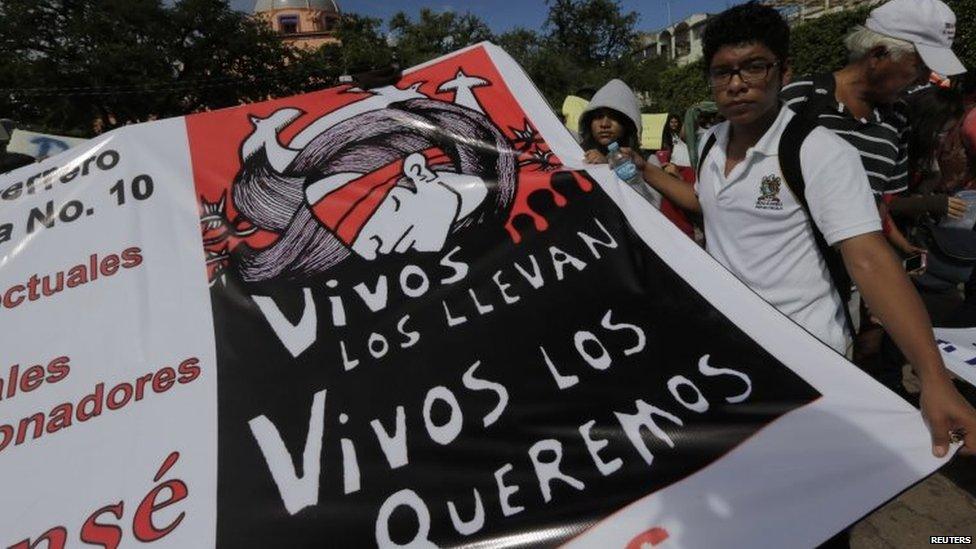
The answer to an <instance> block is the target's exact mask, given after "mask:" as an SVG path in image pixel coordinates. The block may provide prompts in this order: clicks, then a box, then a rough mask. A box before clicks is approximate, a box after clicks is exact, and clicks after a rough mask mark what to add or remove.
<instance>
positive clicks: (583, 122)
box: [579, 107, 640, 154]
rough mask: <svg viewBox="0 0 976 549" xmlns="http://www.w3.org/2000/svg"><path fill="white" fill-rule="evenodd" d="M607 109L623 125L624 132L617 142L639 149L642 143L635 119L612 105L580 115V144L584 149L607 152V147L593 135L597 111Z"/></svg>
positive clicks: (623, 145) (622, 145)
mask: <svg viewBox="0 0 976 549" xmlns="http://www.w3.org/2000/svg"><path fill="white" fill-rule="evenodd" d="M602 110H606V111H607V112H608V113H610V118H612V119H613V120H614V121H616V122H617V123H618V124H620V125H621V126H622V127H623V133H621V135H620V138H619V139H617V144H618V145H620V146H621V147H629V148H631V149H635V150H636V149H638V148H639V145H640V143H639V142H638V141H637V126H635V125H634V121H633V120H631V119H630V117H629V116H627V115H626V114H624V113H622V112H620V111H618V110H616V109H611V108H610V107H598V108H595V109H593V110H591V111H586V112H585V113H583V116H581V117H580V125H579V130H580V131H579V134H580V146H582V147H583V150H584V151H588V150H590V149H596V150H598V151H600V152H601V153H603V154H607V148H606V147H605V146H604V145H601V144H600V143H599V142H598V141H597V140H596V138H595V137H593V118H595V115H596V113H598V112H600V111H602Z"/></svg>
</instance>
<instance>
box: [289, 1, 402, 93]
mask: <svg viewBox="0 0 976 549" xmlns="http://www.w3.org/2000/svg"><path fill="white" fill-rule="evenodd" d="M382 24H383V23H382V21H380V20H379V19H375V18H372V17H362V16H359V15H356V14H345V15H344V16H343V18H342V20H341V21H340V23H339V28H338V30H337V31H336V37H337V38H338V39H339V42H340V43H339V44H326V45H324V46H322V47H321V48H319V49H317V50H313V51H304V50H303V51H300V52H298V57H299V59H298V61H297V62H296V63H295V67H301V70H300V74H298V75H296V77H304V78H305V79H306V80H305V84H306V88H307V87H309V86H312V87H325V86H328V85H333V84H335V83H336V82H337V81H338V78H339V76H341V75H343V74H355V73H358V72H365V71H369V70H372V69H375V68H379V67H385V66H388V65H390V64H391V63H392V62H393V59H394V53H393V49H392V48H390V46H389V45H388V44H387V42H386V39H385V38H384V36H383V33H382V32H381V26H382Z"/></svg>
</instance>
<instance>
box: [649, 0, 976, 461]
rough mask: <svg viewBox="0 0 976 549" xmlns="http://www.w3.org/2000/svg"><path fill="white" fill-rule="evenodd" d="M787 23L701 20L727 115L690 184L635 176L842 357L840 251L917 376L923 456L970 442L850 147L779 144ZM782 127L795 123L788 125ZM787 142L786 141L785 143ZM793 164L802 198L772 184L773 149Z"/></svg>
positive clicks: (744, 10)
mask: <svg viewBox="0 0 976 549" xmlns="http://www.w3.org/2000/svg"><path fill="white" fill-rule="evenodd" d="M789 35H790V30H789V26H788V25H787V23H786V21H785V20H784V19H783V18H782V16H781V15H780V14H779V12H777V11H776V10H775V9H773V8H771V7H768V6H764V5H761V4H758V3H756V2H749V3H746V4H742V5H739V6H735V7H733V8H730V9H728V10H726V11H725V12H723V13H721V14H719V15H718V16H716V17H715V18H713V19H712V20H710V21H709V23H708V25H707V26H706V29H705V32H704V34H703V41H704V50H705V66H706V67H707V70H708V81H709V84H710V86H711V88H712V95H713V97H714V99H715V101H716V103H717V105H718V108H719V111H720V112H721V113H722V114H723V115H724V116H725V117H726V119H727V121H726V122H723V123H722V124H719V125H718V126H716V127H714V128H713V129H712V130H710V131H709V133H708V134H707V135H706V144H705V146H704V147H703V148H702V150H701V157H702V158H701V161H700V166H699V173H700V177H699V180H698V183H697V184H696V185H695V188H694V189H692V188H691V187H689V186H688V185H686V184H684V183H683V182H681V181H679V180H678V179H677V178H675V177H673V176H671V175H669V174H667V173H665V172H664V171H663V170H661V169H659V168H657V167H655V166H653V165H651V164H649V163H647V164H645V166H644V179H645V180H646V181H648V182H649V183H650V184H651V185H652V186H653V187H655V188H656V189H657V190H658V191H660V192H661V193H662V194H663V195H664V196H665V197H667V198H669V199H671V200H673V201H674V202H675V203H676V204H678V205H680V206H681V207H683V208H685V209H688V210H691V211H694V212H701V213H702V214H703V216H704V221H705V231H706V237H707V248H706V249H707V251H708V253H709V254H710V255H712V257H714V258H715V259H716V260H717V261H718V262H719V263H721V264H722V265H724V266H725V267H726V268H727V269H728V270H729V271H730V272H731V273H733V274H734V275H736V276H737V277H739V279H740V280H742V281H743V282H744V283H745V284H747V285H748V286H749V287H751V288H752V289H753V290H754V291H756V292H757V293H758V294H759V295H760V296H761V297H763V298H764V299H766V300H767V301H769V302H770V303H771V304H772V305H773V306H775V307H776V308H777V309H779V310H780V311H781V312H783V313H784V314H786V315H787V316H789V317H790V318H791V319H793V320H794V321H795V322H797V323H798V324H799V325H801V326H803V327H804V328H805V329H806V330H807V331H809V332H810V333H811V334H813V335H814V336H816V337H818V338H819V339H820V340H821V341H823V342H825V343H826V344H827V345H830V346H831V347H833V348H834V349H835V350H837V351H838V352H841V353H843V352H844V351H845V350H846V348H847V346H848V343H849V338H848V336H847V332H846V331H845V326H844V317H845V313H844V308H845V303H844V302H843V300H842V299H841V297H840V293H841V291H840V290H841V289H840V288H838V287H837V286H836V285H835V284H832V282H831V280H832V279H834V280H835V279H836V278H835V277H834V276H833V272H832V271H830V269H829V267H828V263H827V258H828V255H827V254H828V253H829V250H827V249H825V248H823V247H821V246H820V244H818V239H817V234H818V232H819V234H820V235H821V237H822V241H823V243H824V245H825V246H827V245H829V246H832V247H833V248H834V249H835V250H837V251H839V253H840V255H841V257H842V259H843V264H844V266H845V267H846V269H847V271H848V272H849V273H850V276H851V277H852V278H853V280H854V281H855V282H857V284H858V286H859V288H860V289H861V292H862V295H863V296H864V299H865V300H866V301H867V302H868V304H869V305H870V306H871V307H872V310H873V311H874V313H875V314H876V315H877V316H878V317H879V318H880V319H881V321H882V322H883V323H884V325H885V327H886V328H887V330H888V332H889V333H890V334H891V336H892V338H893V339H894V340H895V342H896V343H897V344H898V346H899V347H900V348H901V349H902V351H903V352H904V354H905V355H906V356H907V357H908V359H909V361H910V362H911V364H912V365H913V366H914V367H915V370H916V372H917V373H918V376H919V378H920V380H921V388H922V395H921V408H922V413H923V415H924V416H925V417H926V419H927V421H928V425H929V428H930V430H931V433H932V451H933V453H934V454H935V455H936V456H940V457H941V456H944V455H946V453H947V452H948V450H949V441H950V438H956V437H964V440H965V444H966V449H965V450H966V451H967V452H970V453H971V452H972V450H973V449H976V410H974V409H973V408H972V406H970V405H969V403H967V402H966V401H965V400H964V399H963V397H962V396H961V395H960V394H959V393H958V391H957V390H956V388H955V387H954V386H953V384H952V382H951V381H950V379H951V377H950V375H949V373H948V372H947V371H946V369H945V366H944V364H943V362H942V357H941V355H940V353H939V350H938V348H937V347H936V344H935V339H934V336H933V332H932V326H931V323H930V322H929V319H928V316H927V315H926V313H925V308H924V307H923V305H922V302H921V300H920V299H919V297H918V293H917V292H916V291H915V289H914V287H913V286H912V285H911V283H910V282H909V280H908V277H907V276H906V274H905V271H904V269H903V268H902V267H901V265H900V263H899V262H898V260H897V259H896V257H895V254H894V253H892V250H891V248H890V246H888V244H887V243H886V242H885V239H884V237H883V235H882V234H881V221H880V218H879V215H878V210H877V208H876V206H875V203H874V200H873V199H872V196H871V192H870V188H869V185H868V177H867V175H866V173H865V170H864V167H863V165H862V164H861V159H860V157H859V155H858V151H857V150H856V149H854V148H853V147H851V146H850V145H849V144H848V143H846V142H845V141H844V140H842V139H840V138H839V137H838V136H836V135H835V134H834V133H832V132H830V131H827V130H826V129H824V128H822V127H813V128H812V130H811V131H809V132H808V133H807V134H806V137H805V139H803V140H802V141H801V142H800V145H793V146H796V147H798V149H799V150H781V149H780V147H781V145H783V142H782V137H783V135H784V132H785V131H787V130H788V129H791V128H795V127H799V128H804V126H806V125H809V124H810V123H809V122H807V121H805V120H802V119H800V120H799V121H798V124H797V126H791V125H790V124H791V121H793V119H794V117H796V116H797V115H796V114H794V113H793V112H792V111H791V110H790V109H785V108H782V103H781V102H780V100H779V96H778V94H779V92H780V90H781V88H782V86H783V83H784V82H786V81H789V78H790V69H789V65H788V62H787V55H788V52H789ZM793 123H797V122H796V121H793ZM786 143H787V146H789V143H790V142H789V141H787V142H786ZM781 154H787V155H790V157H793V158H795V159H797V163H798V164H799V165H798V166H795V165H794V166H793V172H792V173H793V175H794V176H796V174H797V172H799V173H801V174H802V180H803V181H805V191H804V192H803V196H802V198H803V202H801V201H799V200H798V199H797V198H796V197H794V196H793V194H792V192H791V191H790V190H789V189H788V188H783V187H788V186H789V185H792V184H795V180H794V181H793V182H791V181H785V182H784V181H783V178H784V173H783V171H782V166H781V164H780V155H781Z"/></svg>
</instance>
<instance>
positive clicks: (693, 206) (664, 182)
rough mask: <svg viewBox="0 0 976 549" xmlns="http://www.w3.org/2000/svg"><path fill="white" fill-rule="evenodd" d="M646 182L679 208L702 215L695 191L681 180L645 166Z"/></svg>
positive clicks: (652, 167) (651, 166) (651, 165)
mask: <svg viewBox="0 0 976 549" xmlns="http://www.w3.org/2000/svg"><path fill="white" fill-rule="evenodd" d="M643 173H644V181H646V182H647V183H648V184H649V185H650V186H651V187H653V188H654V189H656V190H657V191H658V192H659V193H661V194H663V195H664V196H665V198H667V199H668V200H670V201H671V202H674V203H675V204H676V205H677V206H678V207H679V208H681V209H683V210H687V211H689V212H692V213H697V214H700V213H701V204H700V203H699V202H698V195H696V194H695V189H694V188H693V187H692V186H691V185H689V184H687V183H685V182H684V181H682V180H681V179H679V178H677V177H675V176H673V175H671V174H669V173H667V172H665V171H664V170H662V169H661V168H658V167H657V166H655V165H653V164H651V163H650V162H648V163H646V164H644V171H643Z"/></svg>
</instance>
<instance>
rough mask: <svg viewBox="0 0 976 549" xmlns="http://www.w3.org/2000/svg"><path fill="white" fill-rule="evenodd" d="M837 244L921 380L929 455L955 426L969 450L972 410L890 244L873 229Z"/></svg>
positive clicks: (975, 444)
mask: <svg viewBox="0 0 976 549" xmlns="http://www.w3.org/2000/svg"><path fill="white" fill-rule="evenodd" d="M838 247H839V249H840V252H841V255H842V256H843V258H844V265H845V266H846V267H847V271H848V273H850V275H851V278H853V279H854V282H856V283H857V286H858V289H859V290H860V292H861V295H862V296H863V297H864V301H865V302H867V304H868V307H870V309H871V312H872V313H873V314H874V315H875V316H876V317H878V319H880V320H881V324H882V325H883V326H884V328H885V330H886V331H887V332H888V334H889V335H891V338H892V339H893V340H894V341H895V344H897V345H898V348H899V349H901V351H902V353H903V354H904V355H905V358H907V359H908V362H909V363H910V364H912V366H914V367H915V371H916V373H917V374H918V377H919V379H920V380H921V385H922V397H921V406H922V414H923V416H924V417H925V419H926V421H927V422H928V424H929V430H930V431H931V433H932V451H933V453H934V454H935V455H936V456H938V457H942V456H944V455H945V454H946V452H948V448H949V432H950V431H953V430H957V429H964V430H965V432H966V433H965V444H966V453H970V454H972V453H974V450H976V410H974V409H973V407H972V406H970V405H969V403H968V402H966V401H965V399H963V397H962V396H961V395H960V394H959V393H958V391H956V388H955V387H954V386H953V385H952V381H951V377H950V375H949V373H948V372H947V371H946V369H945V365H944V364H943V362H942V356H941V355H940V353H939V349H938V347H936V344H935V337H934V335H933V333H932V324H931V321H930V320H929V316H928V313H927V312H926V311H925V307H924V305H923V304H922V300H921V298H919V296H918V293H917V292H916V291H915V288H914V287H913V286H912V284H911V282H909V280H908V276H907V275H906V274H905V270H904V269H903V268H902V266H901V264H900V263H899V262H898V260H897V258H896V257H895V255H894V253H893V252H892V250H891V247H890V246H888V244H887V242H886V241H885V239H884V237H883V236H882V235H881V233H877V232H872V233H867V234H862V235H860V236H855V237H853V238H849V239H847V240H844V241H842V242H840V243H839V244H838Z"/></svg>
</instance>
